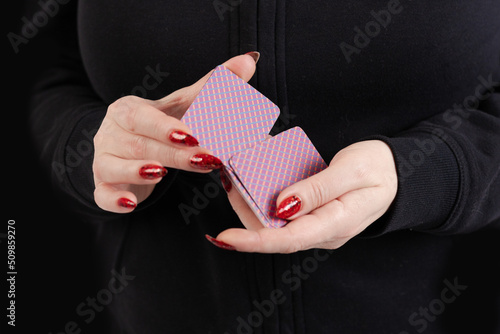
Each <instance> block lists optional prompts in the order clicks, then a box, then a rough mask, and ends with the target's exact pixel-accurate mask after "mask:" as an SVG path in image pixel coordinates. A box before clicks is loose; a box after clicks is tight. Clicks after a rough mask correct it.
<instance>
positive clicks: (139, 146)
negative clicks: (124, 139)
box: [128, 136, 148, 160]
mask: <svg viewBox="0 0 500 334" xmlns="http://www.w3.org/2000/svg"><path fill="white" fill-rule="evenodd" d="M147 147H148V139H147V138H145V137H142V136H134V138H133V139H132V140H131V142H130V144H129V145H128V149H129V153H130V155H131V157H132V158H133V159H136V160H140V159H143V157H144V156H146V155H147Z"/></svg>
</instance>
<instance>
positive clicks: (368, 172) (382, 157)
mask: <svg viewBox="0 0 500 334" xmlns="http://www.w3.org/2000/svg"><path fill="white" fill-rule="evenodd" d="M397 188H398V181H397V173H396V166H395V163H394V157H393V155H392V151H391V150H390V148H389V147H388V146H387V144H385V143H384V142H382V141H380V140H370V141H362V142H358V143H355V144H352V145H350V146H348V147H346V148H344V149H343V150H341V151H339V152H338V153H337V154H336V155H335V157H334V158H333V159H332V161H331V163H330V165H329V167H328V168H326V169H325V170H323V171H321V172H320V173H318V174H316V175H313V176H311V177H309V178H307V179H305V180H302V181H299V182H297V183H295V184H293V185H291V186H290V187H288V188H286V189H284V190H283V191H282V192H281V193H280V195H279V196H278V199H277V206H278V207H279V206H280V204H281V203H282V202H283V201H284V200H286V199H288V198H289V197H291V196H296V197H298V198H299V199H300V205H297V206H296V207H295V208H297V207H299V208H300V209H299V210H298V211H297V212H295V213H294V214H293V215H291V216H290V217H288V219H289V220H290V222H289V223H288V224H287V225H286V226H284V227H282V228H278V229H271V228H266V227H264V226H263V225H262V224H261V223H260V221H259V220H258V219H257V217H256V216H255V215H254V214H253V212H252V210H251V209H250V207H249V206H248V205H247V204H246V202H245V201H244V199H243V198H242V197H241V196H240V195H239V193H238V191H237V190H236V189H235V187H232V190H231V191H230V192H229V193H228V197H229V200H230V202H231V205H232V206H233V209H234V210H235V211H236V213H237V214H238V216H239V218H240V220H241V221H242V223H243V224H244V225H245V227H246V229H243V228H231V229H228V230H225V231H223V232H222V233H220V234H219V235H218V236H217V240H218V241H222V242H223V243H226V244H228V245H232V246H233V247H234V248H235V249H236V250H237V251H241V252H258V253H293V252H296V251H301V250H307V249H311V248H324V249H336V248H339V247H340V246H342V245H344V244H345V243H346V242H347V241H348V240H350V239H351V238H353V237H354V236H356V235H358V234H359V233H360V232H361V231H363V230H364V229H366V228H367V227H368V226H369V225H370V224H372V223H373V222H374V221H376V220H377V219H378V218H380V217H381V216H382V215H383V214H384V213H385V212H386V211H387V209H388V208H389V206H390V205H391V203H392V201H393V200H394V198H395V196H396V192H397ZM290 211H292V212H293V210H290Z"/></svg>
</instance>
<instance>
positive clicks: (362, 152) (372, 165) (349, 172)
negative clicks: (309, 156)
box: [277, 140, 397, 219]
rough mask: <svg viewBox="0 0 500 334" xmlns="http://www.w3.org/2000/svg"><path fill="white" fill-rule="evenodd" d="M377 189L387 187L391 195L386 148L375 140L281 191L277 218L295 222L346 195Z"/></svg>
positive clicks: (393, 180) (389, 159)
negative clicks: (351, 192) (355, 191)
mask: <svg viewBox="0 0 500 334" xmlns="http://www.w3.org/2000/svg"><path fill="white" fill-rule="evenodd" d="M380 185H384V186H390V187H391V188H392V189H391V190H392V192H394V194H395V191H396V190H395V189H396V188H397V176H396V170H395V164H394V158H393V155H392V152H391V150H390V148H389V147H388V146H387V145H386V144H385V143H383V142H381V141H377V140H374V141H365V142H359V143H355V144H353V145H351V146H349V147H347V148H345V149H344V150H342V151H340V152H339V153H337V155H336V156H335V157H334V158H333V159H332V162H331V163H330V166H329V167H328V168H327V169H325V170H323V171H321V172H320V173H318V174H315V175H313V176H311V177H309V178H307V179H305V180H302V181H299V182H297V183H295V184H293V185H291V186H290V187H288V188H286V189H284V190H283V191H282V192H281V193H280V195H279V196H278V199H277V215H278V217H279V218H282V219H295V218H298V217H300V216H302V215H304V214H307V213H309V212H311V211H312V210H314V209H316V208H319V207H321V206H322V205H324V204H326V203H329V202H330V201H332V200H334V199H336V198H338V197H339V196H341V195H343V194H345V193H347V192H350V191H353V190H356V189H361V188H368V187H376V186H380Z"/></svg>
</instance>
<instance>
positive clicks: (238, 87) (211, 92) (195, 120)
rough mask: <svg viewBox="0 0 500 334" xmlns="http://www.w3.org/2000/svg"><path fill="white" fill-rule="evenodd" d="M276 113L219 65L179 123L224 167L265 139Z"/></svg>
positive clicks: (262, 96)
mask: <svg viewBox="0 0 500 334" xmlns="http://www.w3.org/2000/svg"><path fill="white" fill-rule="evenodd" d="M279 113H280V110H279V109H278V107H277V106H276V105H275V104H274V103H273V102H271V101H270V100H269V99H268V98H267V97H265V96H264V95H262V94H261V93H260V92H259V91H257V90H256V89H255V88H253V87H252V86H250V85H249V84H248V83H246V82H245V81H244V80H242V79H241V78H239V77H238V76H237V75H235V74H234V73H233V72H231V71H230V70H228V69H227V68H225V67H224V66H222V65H219V66H218V67H217V68H215V70H214V72H213V73H212V75H211V76H210V78H209V79H208V81H207V82H206V84H205V85H204V86H203V88H202V90H201V91H200V93H199V94H198V96H197V97H196V99H195V100H194V102H193V103H192V104H191V106H190V107H189V109H188V110H187V111H186V113H185V114H184V116H183V117H182V121H183V122H184V123H186V124H187V125H188V126H189V128H190V129H191V130H192V131H193V135H194V137H195V138H196V139H198V141H199V143H200V145H201V146H203V147H205V148H208V149H209V150H211V151H212V152H213V154H214V155H215V156H216V157H217V158H219V159H221V161H222V162H223V163H224V165H227V161H228V160H229V158H231V157H232V156H233V155H234V153H236V152H238V151H240V150H243V149H245V148H249V147H252V146H253V145H255V143H257V142H260V141H262V140H264V139H266V137H267V134H268V133H269V131H271V128H272V127H273V124H274V122H276V120H277V119H278V116H279Z"/></svg>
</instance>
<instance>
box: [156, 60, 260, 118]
mask: <svg viewBox="0 0 500 334" xmlns="http://www.w3.org/2000/svg"><path fill="white" fill-rule="evenodd" d="M259 57H260V53H258V52H257V51H253V52H249V53H247V54H244V55H239V56H236V57H233V58H231V59H229V60H227V61H226V62H225V63H223V64H222V65H224V66H225V67H226V68H227V69H229V70H230V71H231V72H233V73H234V74H236V75H237V76H239V77H240V78H241V79H243V80H245V81H248V80H250V79H251V78H252V76H253V75H254V73H255V68H256V66H255V65H256V64H257V61H258V60H259ZM212 72H213V70H212V71H210V72H209V73H207V74H206V75H205V76H204V77H203V78H201V79H200V80H198V81H197V82H196V83H194V84H192V85H191V86H187V87H184V88H181V89H179V90H177V91H175V92H173V93H172V94H169V95H167V96H165V97H163V98H161V99H159V100H156V101H153V104H154V106H155V107H156V108H157V109H159V110H161V111H163V112H165V113H166V114H168V115H169V116H172V117H175V118H177V119H181V118H182V116H184V113H185V112H186V110H187V109H188V108H189V106H190V105H191V104H192V103H193V101H194V100H195V98H196V96H197V95H198V93H199V92H200V91H201V89H202V88H203V85H205V83H206V82H207V80H208V78H209V77H210V76H211V75H212Z"/></svg>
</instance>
